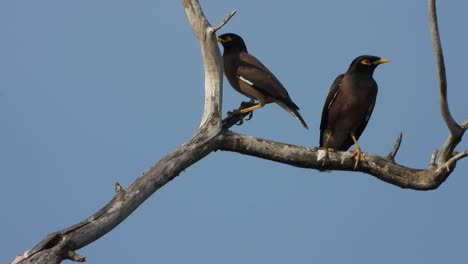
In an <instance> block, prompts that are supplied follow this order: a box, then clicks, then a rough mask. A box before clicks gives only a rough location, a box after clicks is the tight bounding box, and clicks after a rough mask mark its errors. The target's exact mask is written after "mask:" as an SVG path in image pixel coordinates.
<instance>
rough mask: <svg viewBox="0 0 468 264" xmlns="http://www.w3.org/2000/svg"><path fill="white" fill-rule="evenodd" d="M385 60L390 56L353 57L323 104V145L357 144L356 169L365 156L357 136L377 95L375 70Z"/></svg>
mask: <svg viewBox="0 0 468 264" xmlns="http://www.w3.org/2000/svg"><path fill="white" fill-rule="evenodd" d="M386 62H389V60H387V59H381V58H379V57H375V56H370V55H363V56H359V57H357V58H356V59H354V60H353V62H351V65H350V66H349V69H348V71H347V72H346V73H345V74H340V75H339V76H338V77H336V79H335V81H334V82H333V84H332V86H331V88H330V91H329V92H328V96H327V99H326V101H325V105H324V106H323V111H322V121H321V123H320V147H324V148H331V149H334V150H342V151H345V150H348V149H349V147H351V146H352V145H353V144H355V145H356V148H355V150H354V152H353V156H354V157H355V160H356V162H355V164H354V169H356V168H357V165H358V163H359V160H360V158H361V156H362V152H361V148H360V147H359V144H358V139H359V137H360V136H361V134H362V132H363V131H364V128H366V125H367V122H368V121H369V118H370V116H371V114H372V110H373V109H374V105H375V100H376V98H377V83H376V82H375V80H374V78H373V77H372V74H373V73H374V70H375V68H376V67H377V66H378V65H379V64H382V63H386Z"/></svg>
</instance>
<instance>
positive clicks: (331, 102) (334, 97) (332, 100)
mask: <svg viewBox="0 0 468 264" xmlns="http://www.w3.org/2000/svg"><path fill="white" fill-rule="evenodd" d="M338 85H339V86H341V83H340V84H338ZM339 92H340V89H339V88H338V89H337V90H336V93H335V94H334V95H333V98H332V99H331V100H330V103H329V104H328V109H330V107H331V106H332V104H333V102H335V99H336V96H337V95H338V93H339Z"/></svg>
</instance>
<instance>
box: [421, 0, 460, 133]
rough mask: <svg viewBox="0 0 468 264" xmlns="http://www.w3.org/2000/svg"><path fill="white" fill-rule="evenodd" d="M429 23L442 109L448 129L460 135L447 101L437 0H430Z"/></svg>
mask: <svg viewBox="0 0 468 264" xmlns="http://www.w3.org/2000/svg"><path fill="white" fill-rule="evenodd" d="M429 24H430V27H431V33H432V45H433V46H434V54H435V58H436V64H437V73H438V76H439V103H440V111H441V113H442V117H443V118H444V121H445V123H446V125H447V127H448V129H449V130H450V134H452V136H454V137H458V135H459V134H460V133H461V128H460V126H459V125H458V124H457V122H456V121H455V119H454V118H453V116H452V114H451V113H450V109H449V106H448V102H447V76H446V74H445V63H444V54H443V52H442V44H441V42H440V35H439V26H438V23H437V10H436V3H435V0H429Z"/></svg>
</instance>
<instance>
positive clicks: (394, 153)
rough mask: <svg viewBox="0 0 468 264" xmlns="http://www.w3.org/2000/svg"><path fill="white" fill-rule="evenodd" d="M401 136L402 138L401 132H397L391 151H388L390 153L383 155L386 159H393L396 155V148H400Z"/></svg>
mask: <svg viewBox="0 0 468 264" xmlns="http://www.w3.org/2000/svg"><path fill="white" fill-rule="evenodd" d="M402 138H403V133H402V132H400V134H398V137H397V138H396V141H395V145H393V149H392V151H390V153H388V155H387V156H386V157H385V158H386V159H389V160H391V161H395V156H396V154H397V152H398V150H399V149H400V145H401V139H402Z"/></svg>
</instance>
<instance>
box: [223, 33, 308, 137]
mask: <svg viewBox="0 0 468 264" xmlns="http://www.w3.org/2000/svg"><path fill="white" fill-rule="evenodd" d="M218 42H220V43H221V44H222V45H223V47H224V53H223V62H224V74H225V75H226V78H227V79H228V81H229V83H230V84H231V86H232V87H233V88H234V89H235V90H237V91H238V92H239V93H241V94H243V95H245V96H247V97H249V98H251V99H254V100H258V104H256V105H254V106H251V107H248V108H244V109H241V110H240V112H241V113H247V112H251V111H253V110H255V109H258V108H261V107H263V106H264V105H265V104H269V103H273V102H274V103H277V104H278V105H280V106H281V107H282V108H284V109H285V110H286V111H288V112H289V113H290V114H292V115H293V116H294V117H295V118H296V119H297V120H299V122H301V124H302V125H303V126H304V127H305V128H307V124H306V123H305V121H304V119H303V118H302V116H301V115H300V114H299V112H298V110H299V107H298V106H297V105H296V104H295V103H294V102H293V101H292V100H291V98H290V97H289V94H288V92H287V91H286V89H285V88H284V86H283V85H282V84H281V83H280V81H279V80H278V79H277V78H276V77H275V75H273V73H271V72H270V70H268V69H267V67H265V65H263V64H262V63H261V62H260V61H259V60H258V59H257V58H255V57H254V56H252V55H250V54H249V53H248V52H247V47H246V45H245V42H244V40H243V39H242V38H241V37H240V36H238V35H236V34H233V33H228V34H223V35H221V36H219V37H218Z"/></svg>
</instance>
